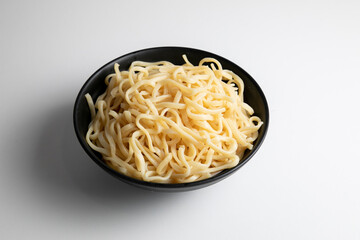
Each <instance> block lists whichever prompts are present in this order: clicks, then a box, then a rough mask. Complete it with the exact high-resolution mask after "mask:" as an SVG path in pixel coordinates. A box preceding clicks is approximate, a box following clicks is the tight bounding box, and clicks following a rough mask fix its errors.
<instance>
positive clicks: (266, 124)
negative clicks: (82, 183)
mask: <svg viewBox="0 0 360 240" xmlns="http://www.w3.org/2000/svg"><path fill="white" fill-rule="evenodd" d="M175 48H176V49H183V50H186V51H195V52H201V53H203V54H210V55H212V56H211V57H214V58H216V59H217V60H219V59H220V60H219V61H220V62H221V59H224V60H226V61H227V62H228V63H230V64H232V65H234V66H236V67H238V68H239V69H241V70H242V71H243V73H242V74H245V75H246V76H247V78H248V79H249V80H250V81H251V82H252V83H253V84H254V86H255V88H256V91H257V92H258V93H259V95H260V97H261V101H262V102H263V105H264V109H265V113H264V115H265V118H266V119H267V121H265V122H264V123H263V125H262V126H261V127H262V128H264V130H263V135H262V137H261V138H258V139H256V141H257V143H256V145H255V146H254V148H253V149H252V150H251V151H250V153H249V155H248V156H247V157H246V158H244V159H241V160H240V162H239V163H238V164H237V165H236V166H235V167H233V168H230V169H225V172H223V171H221V172H220V173H218V174H216V175H214V176H212V177H210V178H207V179H203V180H199V181H194V182H186V183H157V182H147V181H143V180H140V179H136V178H132V177H129V176H127V175H125V174H122V173H120V172H117V171H116V170H114V169H112V168H111V167H109V166H108V165H107V164H106V163H105V162H104V161H103V160H102V159H99V158H98V157H97V156H96V155H95V153H94V150H91V151H90V150H89V149H88V146H87V143H86V141H84V140H83V136H82V134H81V133H80V130H79V128H78V125H79V122H78V118H77V110H78V108H79V103H80V98H81V97H83V96H84V90H85V89H87V86H88V85H89V84H90V83H91V82H93V81H94V79H96V78H95V76H96V75H98V74H99V73H100V72H101V71H102V70H103V69H104V68H106V67H107V66H109V65H110V64H113V63H114V62H117V61H119V60H121V59H122V58H125V57H127V56H129V55H134V54H139V53H142V52H146V51H157V50H165V49H169V50H171V49H175ZM165 61H166V59H165ZM269 121H270V114H269V106H268V103H267V100H266V97H265V94H264V93H263V91H262V89H261V88H260V86H259V84H258V83H257V82H256V81H255V79H254V78H253V77H252V76H251V75H250V74H249V73H248V72H246V71H245V70H244V69H243V68H241V67H240V66H239V65H237V64H235V63H234V62H232V61H230V60H228V59H227V58H224V57H222V56H219V55H217V54H215V53H212V52H208V51H205V50H201V49H196V48H190V47H180V46H161V47H151V48H144V49H140V50H137V51H133V52H130V53H127V54H124V55H121V56H120V57H117V58H115V59H113V60H111V61H109V62H107V63H106V64H104V65H103V66H101V67H100V68H99V69H98V70H96V71H95V72H94V73H93V74H92V75H91V76H90V77H89V78H88V79H87V81H86V82H85V83H84V84H83V86H82V87H81V89H80V91H79V93H78V94H77V96H76V100H75V104H74V108H73V126H74V129H75V133H76V136H77V138H78V141H79V142H80V145H81V146H82V148H83V150H85V152H86V153H87V155H88V156H90V158H91V159H92V160H93V161H94V162H95V163H96V164H97V165H99V166H100V167H101V168H103V169H104V170H105V171H106V172H108V173H110V174H111V175H112V176H114V177H116V178H118V179H120V180H122V181H124V182H127V183H129V184H132V185H136V186H144V187H145V188H150V189H164V190H166V189H167V190H171V189H173V190H177V189H188V190H191V189H197V188H200V187H201V186H202V185H204V186H209V185H211V184H214V183H216V182H218V181H220V180H222V179H224V178H226V177H228V176H230V175H232V174H233V173H234V172H236V171H237V170H238V169H240V168H241V167H242V166H244V165H245V164H246V163H247V162H248V161H249V160H250V159H251V158H252V157H253V156H254V155H255V153H256V152H257V151H258V150H259V148H260V146H261V145H262V143H263V142H264V140H265V137H266V135H267V131H268V127H269Z"/></svg>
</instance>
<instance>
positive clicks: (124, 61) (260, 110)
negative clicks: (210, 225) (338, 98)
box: [73, 47, 269, 192]
mask: <svg viewBox="0 0 360 240" xmlns="http://www.w3.org/2000/svg"><path fill="white" fill-rule="evenodd" d="M183 54H186V56H187V57H188V59H189V61H190V62H192V63H193V64H197V63H199V61H200V60H201V59H203V58H204V57H213V58H216V59H217V60H219V61H220V63H221V64H222V66H223V68H224V69H229V70H231V71H233V72H234V73H236V74H237V75H239V76H240V77H241V78H242V80H243V81H244V84H245V89H244V98H245V101H246V102H247V103H248V104H249V105H250V106H251V107H252V108H253V109H254V111H255V115H256V116H258V117H260V118H261V119H262V121H263V122H264V124H263V126H262V127H261V128H260V130H259V137H258V139H257V140H256V141H255V142H254V147H253V149H252V150H251V151H246V152H245V155H244V157H243V158H242V159H241V161H240V163H239V164H238V165H237V166H235V167H234V168H231V169H227V170H224V171H222V172H220V173H219V174H217V175H215V176H213V177H211V178H208V179H205V180H201V181H196V182H190V183H178V184H165V183H153V182H146V181H142V180H138V179H134V178H131V177H128V176H125V175H123V174H121V173H119V172H116V171H115V170H113V169H112V168H110V167H109V166H108V165H106V164H105V163H104V162H103V160H102V157H101V154H99V153H98V152H95V151H94V150H92V149H91V148H90V147H89V145H88V144H87V143H86V141H85V135H86V132H87V130H88V126H89V123H90V120H91V117H90V111H89V107H88V104H87V101H86V99H85V94H86V93H90V95H91V96H92V97H93V99H94V100H96V98H97V97H98V96H99V95H100V94H101V93H103V92H104V91H105V89H106V85H105V83H104V79H105V77H106V76H107V75H108V74H110V73H112V72H113V68H114V64H115V63H119V64H120V69H121V70H126V69H128V68H129V66H130V64H131V63H132V62H133V61H136V60H141V61H148V62H155V61H161V60H166V61H170V62H172V63H174V64H178V65H182V64H184V60H183V58H182V55H183ZM73 114H74V116H73V120H74V128H75V132H76V135H77V137H78V139H79V141H80V144H81V146H82V147H83V148H84V150H85V152H86V153H87V154H88V155H89V156H90V157H91V158H92V159H93V160H94V161H95V162H96V163H97V164H98V165H99V166H100V167H102V168H103V169H104V170H105V171H106V172H108V173H110V174H111V175H113V176H114V177H116V178H118V179H119V180H121V181H124V182H126V183H129V184H132V185H135V186H138V187H142V188H145V189H148V190H156V191H166V192H176V191H188V190H195V189H199V188H202V187H206V186H209V185H211V184H214V183H217V182H219V181H220V180H222V179H224V178H226V177H228V176H230V175H231V174H233V173H234V172H235V171H237V170H239V168H241V167H242V166H243V165H244V164H245V163H246V162H248V161H249V160H250V158H251V157H252V156H254V154H255V153H256V151H257V150H258V149H259V147H260V145H261V144H262V142H263V141H264V138H265V135H266V132H267V129H268V125H269V109H268V105H267V102H266V99H265V96H264V93H263V92H262V90H261V89H260V87H259V85H258V84H257V83H256V82H255V80H254V79H253V78H252V77H251V76H250V75H249V74H248V73H247V72H245V71H244V70H243V69H242V68H240V67H239V66H237V65H236V64H235V63H233V62H231V61H229V60H227V59H225V58H223V57H221V56H218V55H216V54H213V53H210V52H206V51H202V50H198V49H192V48H185V47H157V48H149V49H144V50H139V51H136V52H132V53H129V54H126V55H124V56H121V57H119V58H116V59H114V60H112V61H111V62H109V63H107V64H105V65H104V66H102V67H101V68H100V69H99V70H97V71H96V72H95V73H94V74H93V75H92V76H91V77H90V78H89V79H88V80H87V81H86V83H85V84H84V86H83V87H82V88H81V90H80V92H79V94H78V96H77V98H76V102H75V106H74V113H73Z"/></svg>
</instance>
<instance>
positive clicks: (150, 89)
mask: <svg viewBox="0 0 360 240" xmlns="http://www.w3.org/2000/svg"><path fill="white" fill-rule="evenodd" d="M183 58H184V60H185V64H184V65H182V66H179V65H174V64H172V63H170V62H167V61H161V62H155V63H149V62H141V61H135V62H133V63H132V64H131V66H130V68H129V69H128V70H127V71H120V70H119V65H118V64H115V66H114V70H115V73H113V74H110V75H108V76H107V77H106V79H105V83H106V85H107V89H106V91H105V93H103V94H102V95H101V96H99V97H98V98H97V100H96V102H95V104H94V103H93V100H92V98H91V96H90V95H89V94H86V99H87V101H88V104H89V107H90V111H91V116H92V121H91V123H90V125H89V130H88V132H87V134H86V141H87V143H88V144H89V145H90V147H91V148H92V149H94V150H95V151H97V152H99V153H101V154H102V156H103V160H104V161H105V162H106V163H107V164H108V165H109V166H111V167H112V168H113V169H115V170H116V171H118V172H121V173H123V174H125V175H128V176H131V177H134V178H137V179H141V180H144V181H149V182H160V183H183V182H192V181H198V180H201V179H206V178H209V177H211V176H213V175H214V174H216V173H218V172H220V171H221V170H224V169H227V168H232V167H234V166H236V165H237V164H238V163H239V161H240V159H241V158H242V156H243V154H244V152H245V150H246V149H252V147H253V142H254V141H255V139H256V138H257V136H258V129H259V128H260V127H261V125H262V122H261V120H260V118H259V117H256V116H252V115H253V112H254V111H253V109H252V108H251V107H250V106H249V105H248V104H246V103H245V102H244V100H243V99H244V97H243V90H244V84H243V81H242V80H241V79H240V77H239V76H237V75H236V74H234V73H233V72H231V71H229V70H224V69H222V66H221V64H220V63H219V62H218V61H217V60H216V59H214V58H204V59H202V60H201V61H200V63H199V65H198V66H194V65H192V64H191V63H190V62H189V61H188V60H187V58H186V56H185V55H184V56H183Z"/></svg>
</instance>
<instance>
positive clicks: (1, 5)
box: [0, 0, 360, 240]
mask: <svg viewBox="0 0 360 240" xmlns="http://www.w3.org/2000/svg"><path fill="white" fill-rule="evenodd" d="M0 30H1V31H0V112H1V118H0V126H1V136H0V151H1V152H0V153H1V162H0V164H1V166H0V194H1V195H0V238H1V239H327V240H329V239H360V151H359V148H360V139H359V134H360V127H359V119H360V112H359V111H360V110H359V103H360V97H359V95H360V94H359V89H360V2H359V1H357V0H353V1H350V0H349V1H327V0H324V1H320V0H311V1H285V0H282V1H247V2H245V1H226V0H218V1H210V0H207V1H195V0H192V1H184V0H183V1H173V2H171V1H155V0H151V1H139V0H137V1H115V0H114V1H97V2H96V1H1V2H0ZM156 46H185V47H193V48H199V49H203V50H207V51H210V52H214V53H216V54H219V55H222V56H224V57H225V58H228V59H230V60H232V61H234V62H235V63H237V64H238V65H240V66H241V67H243V68H244V69H245V70H246V71H248V72H249V73H250V74H251V75H252V76H253V77H254V78H255V79H256V81H257V82H258V83H259V85H260V86H261V88H262V89H263V91H264V93H265V95H266V97H267V99H268V103H269V107H270V115H271V116H270V117H271V121H270V126H269V131H268V135H267V138H266V139H265V142H264V144H263V145H262V147H261V148H260V150H259V152H258V153H257V154H256V155H255V156H254V158H253V159H251V160H250V162H248V163H247V164H246V165H245V166H244V167H243V168H241V169H240V170H239V171H238V172H236V173H235V174H234V175H232V176H231V177H229V178H227V179H226V180H224V181H222V182H220V183H218V184H216V185H213V186H210V187H208V188H204V189H201V190H196V191H192V192H184V193H156V192H149V191H145V190H141V189H137V188H134V187H132V186H128V185H126V184H124V183H122V182H120V181H118V180H116V179H115V178H113V177H111V176H109V175H108V174H107V173H105V172H104V171H103V170H102V169H100V168H99V167H98V166H97V165H95V163H93V162H92V160H90V158H89V157H88V156H87V155H86V154H85V152H84V151H83V150H82V148H81V147H80V144H79V143H78V141H77V139H76V138H75V134H74V130H73V125H72V108H73V104H74V101H75V97H76V95H77V93H78V91H79V90H80V88H81V86H82V85H83V83H84V82H85V81H86V80H87V78H88V77H89V76H90V75H91V74H92V73H93V72H95V71H96V70H97V69H98V68H99V67H101V66H102V65H103V64H105V63H107V62H108V61H110V60H112V59H114V58H116V57H119V56H121V55H123V54H126V53H128V52H132V51H135V50H139V49H143V48H148V47H156Z"/></svg>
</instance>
